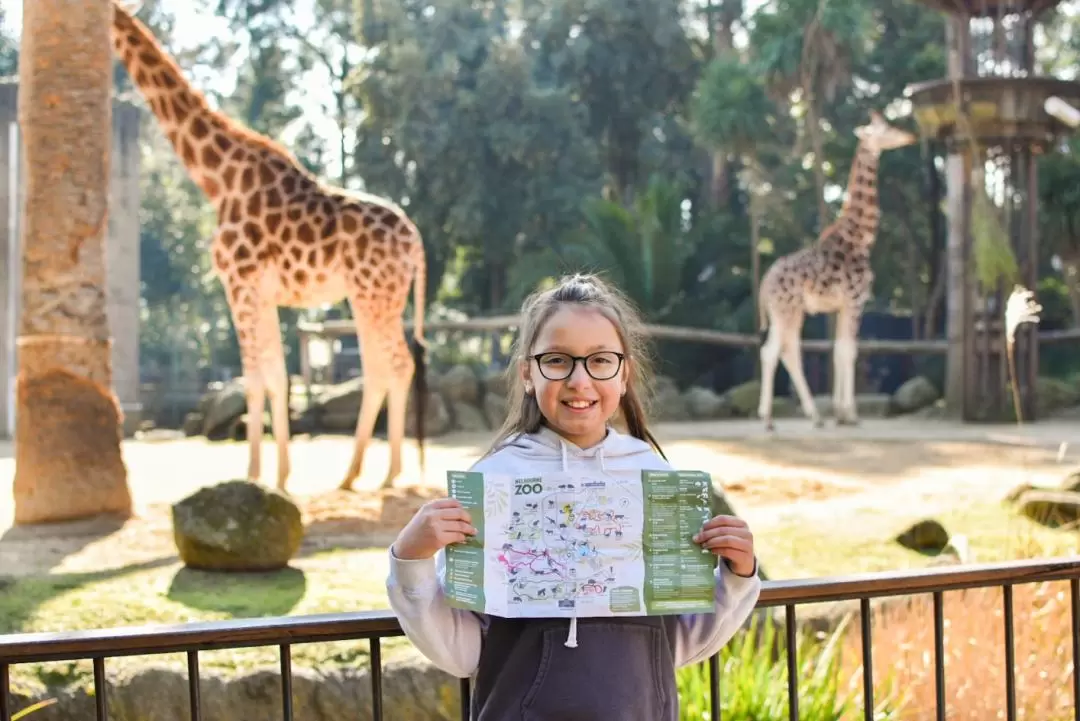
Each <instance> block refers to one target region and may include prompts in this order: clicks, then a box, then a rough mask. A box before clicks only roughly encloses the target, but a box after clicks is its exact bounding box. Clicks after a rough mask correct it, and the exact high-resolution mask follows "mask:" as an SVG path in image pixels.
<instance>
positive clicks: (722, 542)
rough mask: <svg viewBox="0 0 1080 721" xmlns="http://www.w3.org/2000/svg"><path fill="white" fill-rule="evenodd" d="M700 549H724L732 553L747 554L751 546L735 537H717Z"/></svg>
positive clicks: (706, 542)
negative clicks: (740, 552)
mask: <svg viewBox="0 0 1080 721" xmlns="http://www.w3.org/2000/svg"><path fill="white" fill-rule="evenodd" d="M701 547H702V548H708V549H721V548H726V549H730V550H733V551H745V552H747V553H749V552H750V551H751V550H752V549H753V544H752V543H750V542H749V541H748V540H746V539H745V538H739V537H737V536H717V537H715V538H710V539H709V540H707V541H705V542H704V543H702V544H701Z"/></svg>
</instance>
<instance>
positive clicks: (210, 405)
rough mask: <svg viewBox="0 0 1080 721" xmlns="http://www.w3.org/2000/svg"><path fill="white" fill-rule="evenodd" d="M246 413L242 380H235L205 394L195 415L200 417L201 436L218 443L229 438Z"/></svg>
mask: <svg viewBox="0 0 1080 721" xmlns="http://www.w3.org/2000/svg"><path fill="white" fill-rule="evenodd" d="M246 412H247V391H246V389H245V385H244V379H243V378H237V379H235V380H232V381H229V382H228V383H226V384H224V385H223V386H221V387H220V388H215V389H213V390H210V391H209V392H207V393H206V395H204V396H203V397H202V398H201V399H200V400H199V406H198V410H197V411H196V414H197V415H198V414H201V415H202V419H203V423H202V434H203V435H204V436H206V437H207V438H208V439H210V440H217V441H220V440H225V439H227V438H230V437H231V432H232V428H233V426H234V425H235V423H236V420H237V419H238V418H240V416H242V415H244V413H246Z"/></svg>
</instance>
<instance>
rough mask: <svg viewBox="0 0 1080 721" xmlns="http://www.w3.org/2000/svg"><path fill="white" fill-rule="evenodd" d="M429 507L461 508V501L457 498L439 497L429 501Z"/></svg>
mask: <svg viewBox="0 0 1080 721" xmlns="http://www.w3.org/2000/svg"><path fill="white" fill-rule="evenodd" d="M427 507H428V508H435V509H442V508H461V501H459V500H458V499H456V498H438V499H436V500H434V501H428V503H427Z"/></svg>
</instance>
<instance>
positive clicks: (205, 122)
mask: <svg viewBox="0 0 1080 721" xmlns="http://www.w3.org/2000/svg"><path fill="white" fill-rule="evenodd" d="M112 35H113V47H114V51H115V53H116V55H117V57H119V58H120V60H121V62H122V63H123V65H124V67H125V68H126V69H127V72H128V75H129V76H130V77H131V80H132V82H133V83H134V84H135V86H136V87H137V88H138V89H139V92H140V94H142V96H143V97H144V98H145V99H146V102H147V104H148V105H149V106H150V109H151V111H152V112H153V113H154V117H156V118H157V121H158V124H159V126H160V127H161V129H162V131H163V132H164V134H165V136H166V137H167V138H168V139H169V142H170V143H171V144H172V146H173V148H174V149H175V150H176V153H177V155H178V156H179V157H180V160H181V161H182V162H183V164H184V167H185V168H186V169H187V172H188V175H190V176H191V179H192V180H193V181H194V182H195V183H196V184H197V185H198V186H199V187H200V188H201V189H202V190H203V192H204V193H205V194H206V196H207V197H208V198H209V199H210V200H211V201H214V202H218V201H221V200H222V199H223V198H224V197H225V196H226V195H227V194H228V191H230V190H232V189H233V188H234V187H236V188H237V189H240V186H241V183H240V182H238V181H237V178H238V177H241V176H243V177H244V178H246V177H248V176H251V177H252V178H258V179H260V181H261V182H263V183H268V182H270V180H271V179H272V178H273V177H274V176H275V175H277V174H278V173H281V172H282V171H289V170H292V171H293V172H294V173H295V174H297V175H299V176H303V178H304V179H305V180H306V181H307V182H314V179H313V178H312V177H310V174H309V173H308V172H307V171H306V169H304V168H303V166H301V165H300V163H299V162H298V161H297V160H296V159H295V157H293V155H292V154H291V153H290V152H289V151H288V150H286V149H285V148H284V147H283V146H282V145H280V144H279V143H276V142H275V141H273V140H271V139H269V138H267V137H265V136H263V135H260V134H258V133H256V132H254V131H252V130H250V129H248V128H246V127H244V126H242V125H240V124H239V123H237V122H235V121H233V120H232V119H231V118H229V117H227V116H225V115H224V114H222V113H220V112H218V111H215V110H214V109H212V108H211V107H210V105H209V103H207V100H206V97H205V96H204V95H203V94H202V93H201V92H199V91H198V90H197V89H195V88H194V87H193V86H192V85H191V83H190V82H189V81H188V80H187V78H186V77H184V74H183V71H182V70H181V69H180V66H179V65H178V64H177V63H176V61H175V60H174V59H173V58H172V57H171V56H169V54H168V53H167V52H165V50H164V49H163V48H162V47H161V45H160V43H158V41H157V39H156V38H155V37H154V35H153V33H151V32H150V30H149V29H148V28H147V27H146V26H145V25H144V24H143V23H142V22H140V21H139V20H138V18H135V17H133V16H132V15H131V14H130V13H128V12H127V10H125V9H124V8H123V7H122V6H121V5H120V3H118V2H114V3H113V27H112ZM297 181H300V179H299V178H297ZM300 182H303V181H300ZM243 185H246V186H248V187H247V188H246V190H250V188H251V187H252V186H253V185H254V183H253V182H245V183H243Z"/></svg>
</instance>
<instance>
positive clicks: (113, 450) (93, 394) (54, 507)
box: [14, 0, 131, 523]
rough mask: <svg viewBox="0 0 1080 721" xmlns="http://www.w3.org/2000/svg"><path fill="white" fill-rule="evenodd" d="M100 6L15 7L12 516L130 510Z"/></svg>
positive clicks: (107, 23)
mask: <svg viewBox="0 0 1080 721" xmlns="http://www.w3.org/2000/svg"><path fill="white" fill-rule="evenodd" d="M112 12H113V10H112V4H111V3H110V2H107V1H106V0H81V1H80V2H71V0H34V2H28V3H26V4H25V6H24V15H23V30H22V46H21V49H22V57H21V58H20V60H21V62H20V63H19V125H20V127H21V130H22V134H23V139H24V146H23V147H24V148H25V153H26V162H25V163H24V164H23V167H24V168H26V179H25V188H26V201H25V203H26V204H25V206H24V218H25V223H24V225H23V234H22V247H23V269H22V270H23V276H22V277H23V280H22V317H21V325H20V329H19V339H18V355H19V377H18V384H17V387H18V397H17V401H16V403H17V405H16V425H15V433H16V438H15V484H14V486H15V487H14V496H15V521H16V523H38V522H45V521H57V520H64V519H74V518H83V517H88V516H92V515H97V514H99V513H115V514H119V515H122V516H127V515H129V514H130V512H131V494H130V491H129V489H128V485H127V471H126V469H125V467H124V462H123V458H122V456H121V453H120V433H121V431H120V410H119V404H118V402H117V400H116V397H115V395H114V394H113V393H112V391H111V389H110V387H111V384H112V367H111V361H110V339H109V324H108V319H107V317H106V313H105V288H106V284H105V248H104V240H105V234H106V232H107V229H108V200H109V199H108V191H109V167H110V165H109V153H110V143H111V133H112V104H111V103H112V99H111V94H112V63H113V58H112V48H111V40H110V27H111V25H112ZM59 38H62V39H63V41H62V42H59V41H58V39H59Z"/></svg>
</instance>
